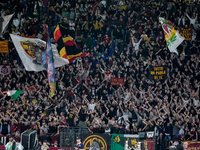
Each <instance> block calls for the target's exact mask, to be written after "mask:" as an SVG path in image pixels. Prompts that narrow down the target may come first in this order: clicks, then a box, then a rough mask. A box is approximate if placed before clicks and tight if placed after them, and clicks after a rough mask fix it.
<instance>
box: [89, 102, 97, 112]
mask: <svg viewBox="0 0 200 150" xmlns="http://www.w3.org/2000/svg"><path fill="white" fill-rule="evenodd" d="M95 106H96V104H88V109H89V110H92V112H94V108H95Z"/></svg>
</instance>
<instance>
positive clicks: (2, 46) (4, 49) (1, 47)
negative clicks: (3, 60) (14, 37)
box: [0, 40, 9, 53]
mask: <svg viewBox="0 0 200 150" xmlns="http://www.w3.org/2000/svg"><path fill="white" fill-rule="evenodd" d="M8 52H9V51H8V41H7V40H5V41H0V53H8Z"/></svg>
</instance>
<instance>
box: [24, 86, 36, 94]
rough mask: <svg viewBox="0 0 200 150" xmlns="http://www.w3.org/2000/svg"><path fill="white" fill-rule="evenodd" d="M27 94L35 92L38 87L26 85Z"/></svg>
mask: <svg viewBox="0 0 200 150" xmlns="http://www.w3.org/2000/svg"><path fill="white" fill-rule="evenodd" d="M26 87H27V89H28V91H29V92H36V91H37V90H38V86H37V85H32V86H31V85H27V86H26Z"/></svg>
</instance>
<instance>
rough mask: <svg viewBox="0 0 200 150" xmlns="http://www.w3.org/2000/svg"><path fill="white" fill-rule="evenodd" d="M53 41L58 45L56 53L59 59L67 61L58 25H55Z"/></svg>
mask: <svg viewBox="0 0 200 150" xmlns="http://www.w3.org/2000/svg"><path fill="white" fill-rule="evenodd" d="M54 39H55V41H56V42H57V44H58V47H57V48H58V52H59V54H60V57H62V58H65V59H67V54H66V49H65V45H64V43H63V38H62V34H61V32H60V27H59V25H57V27H56V29H55V31H54Z"/></svg>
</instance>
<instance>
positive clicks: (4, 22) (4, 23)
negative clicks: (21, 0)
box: [0, 14, 14, 34]
mask: <svg viewBox="0 0 200 150" xmlns="http://www.w3.org/2000/svg"><path fill="white" fill-rule="evenodd" d="M13 15H14V14H11V15H7V16H4V17H2V18H1V20H0V34H2V32H3V31H4V29H5V27H6V26H7V25H8V23H9V22H10V19H11V18H12V16H13Z"/></svg>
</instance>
